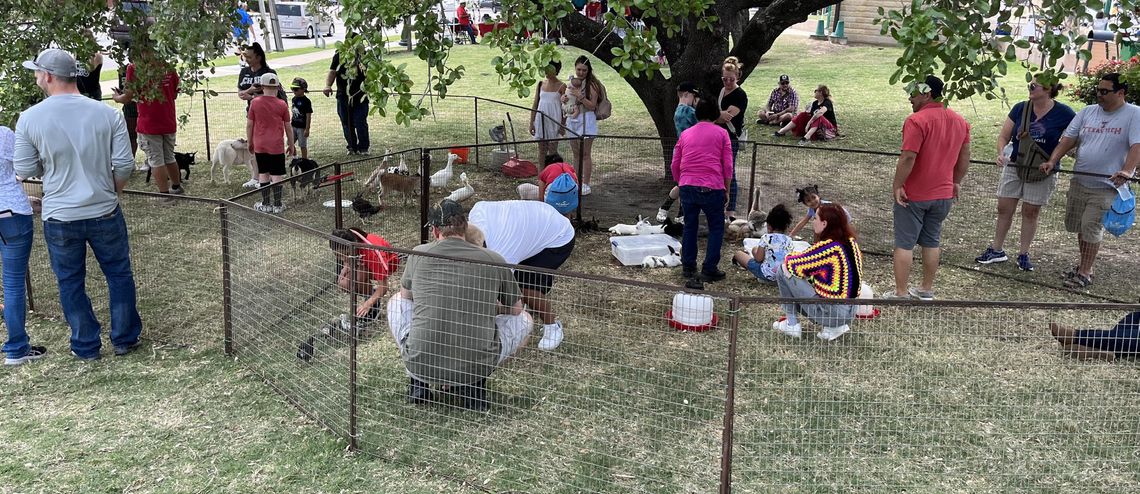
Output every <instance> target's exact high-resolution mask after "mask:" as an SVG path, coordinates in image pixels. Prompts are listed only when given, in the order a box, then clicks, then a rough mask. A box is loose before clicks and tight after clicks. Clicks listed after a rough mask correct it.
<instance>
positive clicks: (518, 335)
mask: <svg viewBox="0 0 1140 494" xmlns="http://www.w3.org/2000/svg"><path fill="white" fill-rule="evenodd" d="M415 306H416V304H415V302H413V301H411V300H408V299H406V298H404V297H401V296H400V292H396V294H395V295H393V296H392V298H390V299H388V327H389V329H391V330H392V338H393V339H395V340H396V346H397V347H399V348H400V353H401V354H403V353H404V345H405V344H406V343H407V341H408V335H409V334H410V333H411V332H412V311H413V309H415ZM495 328H497V329H498V330H499V346H500V351H499V361H498V363H499V364H502V363H503V361H504V360H507V359H508V358H510V357H511V355H514V354H515V352H517V351H518V350H519V348H520V347H522V345H523V342H525V341H526V337H527V336H529V335H530V332H531V331H532V330H533V329H534V319H532V318H531V316H530V314H529V313H528V312H526V311H523V312H522V313H521V314H519V315H517V316H512V315H498V316H495ZM417 379H419V378H418V377H417Z"/></svg>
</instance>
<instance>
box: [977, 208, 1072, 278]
mask: <svg viewBox="0 0 1140 494" xmlns="http://www.w3.org/2000/svg"><path fill="white" fill-rule="evenodd" d="M1017 203H1018V200H1017V199H1016V198H1011V197H999V198H998V206H997V214H998V217H997V225H996V226H995V227H994V242H993V248H994V250H999V251H1000V250H1003V249H1004V248H1005V238H1006V236H1007V235H1008V234H1009V229H1010V227H1012V226H1013V213H1014V212H1015V211H1017ZM1040 217H1041V206H1037V205H1033V204H1029V203H1025V202H1022V203H1021V235H1020V236H1019V239H1018V240H1019V245H1018V247H1019V248H1020V250H1019V251H1018V254H1028V253H1029V247H1030V245H1031V244H1032V243H1033V237H1034V236H1036V235H1037V223H1038V221H1039V219H1040ZM1089 268H1090V269H1091V268H1092V266H1091V265H1090V266H1089Z"/></svg>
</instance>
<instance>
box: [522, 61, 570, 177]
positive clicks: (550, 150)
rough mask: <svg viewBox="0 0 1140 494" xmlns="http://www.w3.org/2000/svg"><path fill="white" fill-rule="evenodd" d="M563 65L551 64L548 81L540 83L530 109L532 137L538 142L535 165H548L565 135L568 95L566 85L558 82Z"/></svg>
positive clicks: (548, 70)
mask: <svg viewBox="0 0 1140 494" xmlns="http://www.w3.org/2000/svg"><path fill="white" fill-rule="evenodd" d="M561 70H562V64H561V63H560V62H558V61H552V62H550V66H548V67H547V68H546V79H543V80H542V81H540V82H539V83H538V90H537V91H535V93H534V103H533V104H532V105H531V107H530V135H532V136H534V138H535V139H537V140H538V159H536V160H534V162H535V163H546V157H547V156H549V155H551V154H554V153H556V152H558V142H557V141H555V142H548V141H547V139H557V138H558V136H560V135H562V134H564V133H565V131H564V130H563V129H564V128H565V127H564V125H565V124H566V116H565V115H563V114H562V95H563V94H566V84H565V83H563V82H562V81H560V80H558V72H559V71H561Z"/></svg>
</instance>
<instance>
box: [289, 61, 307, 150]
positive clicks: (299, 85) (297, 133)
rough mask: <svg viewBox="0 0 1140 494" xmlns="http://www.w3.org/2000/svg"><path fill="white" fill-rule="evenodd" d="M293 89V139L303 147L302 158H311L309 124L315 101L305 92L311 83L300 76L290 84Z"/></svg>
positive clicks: (299, 146) (298, 145)
mask: <svg viewBox="0 0 1140 494" xmlns="http://www.w3.org/2000/svg"><path fill="white" fill-rule="evenodd" d="M289 89H291V90H293V119H292V123H291V124H290V125H292V126H293V140H294V141H296V143H297V147H298V148H301V158H304V159H308V158H309V126H310V125H312V123H313V102H312V101H310V100H309V97H308V96H305V93H307V92H309V83H308V82H306V81H305V79H302V78H300V77H297V78H294V79H293V83H292V84H290V85H289Z"/></svg>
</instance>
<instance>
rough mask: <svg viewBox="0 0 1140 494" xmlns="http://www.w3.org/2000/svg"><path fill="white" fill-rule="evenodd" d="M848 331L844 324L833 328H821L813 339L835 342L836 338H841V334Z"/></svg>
mask: <svg viewBox="0 0 1140 494" xmlns="http://www.w3.org/2000/svg"><path fill="white" fill-rule="evenodd" d="M848 331H851V327H850V326H848V325H846V324H844V325H842V326H836V327H833V328H823V329H821V330H820V331H819V333H816V335H815V337H816V338H819V339H821V340H823V341H835V339H836V338H839V337H840V336H843V333H846V332H848Z"/></svg>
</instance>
